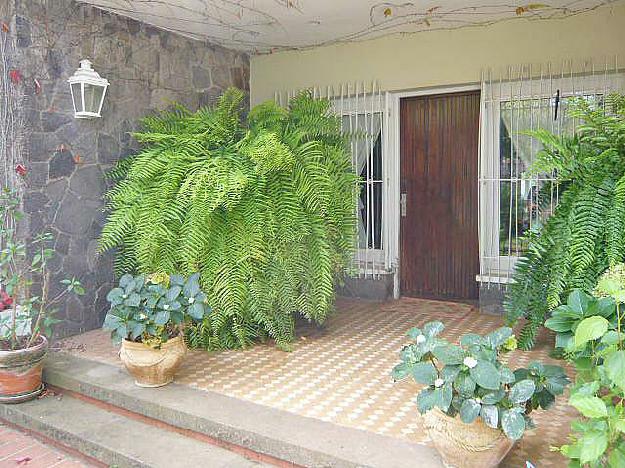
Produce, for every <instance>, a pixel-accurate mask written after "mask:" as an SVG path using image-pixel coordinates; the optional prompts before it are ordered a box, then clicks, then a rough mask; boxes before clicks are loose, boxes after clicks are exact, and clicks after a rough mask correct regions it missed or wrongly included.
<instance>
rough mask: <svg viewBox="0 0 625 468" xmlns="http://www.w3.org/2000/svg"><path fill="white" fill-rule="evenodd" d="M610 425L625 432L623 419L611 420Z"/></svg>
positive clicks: (624, 420)
mask: <svg viewBox="0 0 625 468" xmlns="http://www.w3.org/2000/svg"><path fill="white" fill-rule="evenodd" d="M612 427H614V429H616V430H617V431H619V432H625V419H617V420H616V421H612Z"/></svg>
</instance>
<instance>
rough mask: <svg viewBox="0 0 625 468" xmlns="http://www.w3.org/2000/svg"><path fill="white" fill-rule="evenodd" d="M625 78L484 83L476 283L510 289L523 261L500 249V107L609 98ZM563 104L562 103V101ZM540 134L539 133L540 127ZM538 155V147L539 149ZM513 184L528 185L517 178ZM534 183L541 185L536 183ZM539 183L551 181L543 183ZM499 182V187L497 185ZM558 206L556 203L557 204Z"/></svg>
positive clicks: (602, 76) (604, 76)
mask: <svg viewBox="0 0 625 468" xmlns="http://www.w3.org/2000/svg"><path fill="white" fill-rule="evenodd" d="M624 77H625V75H624V74H622V73H610V74H609V75H608V73H607V72H606V73H605V74H593V75H587V74H586V75H584V74H582V75H569V76H564V75H562V76H560V77H557V78H555V79H554V78H553V77H550V78H548V79H544V78H529V77H528V78H527V79H520V80H508V81H498V82H492V83H484V82H483V83H482V93H481V101H482V102H481V110H480V162H479V165H480V166H479V177H480V179H479V194H480V197H479V198H480V200H479V211H480V213H479V229H480V274H479V275H478V276H477V278H476V279H477V280H478V281H481V282H488V283H502V284H505V283H510V282H512V278H511V277H512V273H513V271H514V267H515V265H516V262H517V261H518V260H519V259H520V258H522V257H521V256H520V255H515V254H513V255H501V254H500V252H499V248H500V247H499V246H500V238H499V236H500V218H501V206H500V193H499V190H500V185H501V181H502V180H508V179H501V178H500V168H501V166H500V157H501V148H500V143H501V141H500V125H501V123H500V122H501V120H500V119H501V113H500V110H501V104H502V103H503V102H514V101H517V102H518V101H523V100H537V99H544V100H548V99H551V98H553V97H554V96H555V93H556V90H559V91H560V99H561V100H563V99H568V98H570V97H574V96H588V95H596V96H600V95H606V94H609V93H610V92H611V91H613V90H616V89H624V88H623V84H624V83H625V78H624ZM560 102H562V101H560ZM536 128H538V127H536ZM536 150H538V143H536ZM510 180H511V182H515V181H521V183H522V181H523V180H528V181H529V179H526V178H523V177H514V176H513V174H512V173H511V179H510ZM532 180H537V178H536V177H533V178H532ZM538 180H552V179H551V178H550V177H545V178H543V177H541V178H539V179H538ZM495 181H496V183H495ZM556 203H557V198H556Z"/></svg>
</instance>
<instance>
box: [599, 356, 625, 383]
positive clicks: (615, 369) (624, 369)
mask: <svg viewBox="0 0 625 468" xmlns="http://www.w3.org/2000/svg"><path fill="white" fill-rule="evenodd" d="M603 367H604V368H605V371H606V374H607V376H608V377H609V378H610V380H611V381H612V382H614V383H615V384H616V385H618V386H619V387H620V388H621V389H623V390H625V351H615V352H613V353H610V354H609V355H608V357H606V358H605V360H604V362H603Z"/></svg>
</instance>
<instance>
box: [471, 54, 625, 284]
mask: <svg viewBox="0 0 625 468" xmlns="http://www.w3.org/2000/svg"><path fill="white" fill-rule="evenodd" d="M481 89H482V97H481V99H482V103H481V126H480V161H479V169H480V171H479V174H480V175H479V198H480V204H479V211H480V212H479V219H480V223H479V229H480V275H479V277H478V280H480V281H482V282H485V283H488V284H490V283H495V284H501V283H508V282H510V281H511V275H512V272H513V270H514V265H515V263H516V261H517V259H518V258H519V257H522V256H523V254H524V252H525V249H526V248H527V241H526V237H525V236H526V234H527V233H528V232H529V231H530V230H532V229H536V228H540V226H541V224H542V223H544V222H545V220H546V219H547V218H548V217H549V216H550V215H551V213H552V212H553V210H554V209H555V207H556V205H557V203H558V198H559V190H558V185H557V183H556V182H555V174H538V175H536V174H534V175H530V172H529V169H530V167H531V166H532V164H533V162H534V160H535V158H536V154H537V153H538V151H539V150H540V148H541V147H540V144H539V143H538V142H537V141H536V140H535V139H534V138H532V137H531V136H529V135H526V134H524V132H525V131H528V130H536V129H541V128H542V129H547V130H549V131H551V132H552V133H555V134H557V135H566V134H572V133H573V132H574V131H575V127H576V125H577V124H578V123H577V122H576V121H575V119H573V118H572V117H571V116H570V115H569V112H568V107H569V104H570V100H571V99H573V98H578V97H583V98H584V99H587V100H589V101H595V102H597V103H599V104H601V103H603V102H604V99H603V98H604V96H606V95H608V94H609V93H611V92H615V91H622V90H624V89H625V80H624V76H623V74H622V73H619V69H618V61H617V59H616V58H614V59H611V60H606V61H604V62H603V63H601V64H600V65H599V64H597V63H596V62H594V61H592V60H587V61H584V62H583V63H581V64H576V63H574V62H573V61H570V60H569V61H564V62H563V63H562V64H560V65H559V66H557V67H556V66H554V65H553V64H551V63H548V64H545V65H542V66H532V65H520V66H516V67H509V68H508V69H507V70H506V71H505V72H504V73H500V74H499V75H497V74H496V73H495V72H493V71H492V70H487V71H485V72H483V74H482V83H481Z"/></svg>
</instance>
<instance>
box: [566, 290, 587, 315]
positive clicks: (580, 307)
mask: <svg viewBox="0 0 625 468" xmlns="http://www.w3.org/2000/svg"><path fill="white" fill-rule="evenodd" d="M591 300H592V296H590V295H588V294H586V293H585V292H584V291H582V290H581V289H575V290H573V291H572V292H571V294H569V297H568V300H567V302H566V303H567V305H568V306H569V307H570V308H571V310H573V311H575V312H577V313H579V314H583V313H584V311H585V310H586V309H587V308H588V304H589V302H590V301H591Z"/></svg>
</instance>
